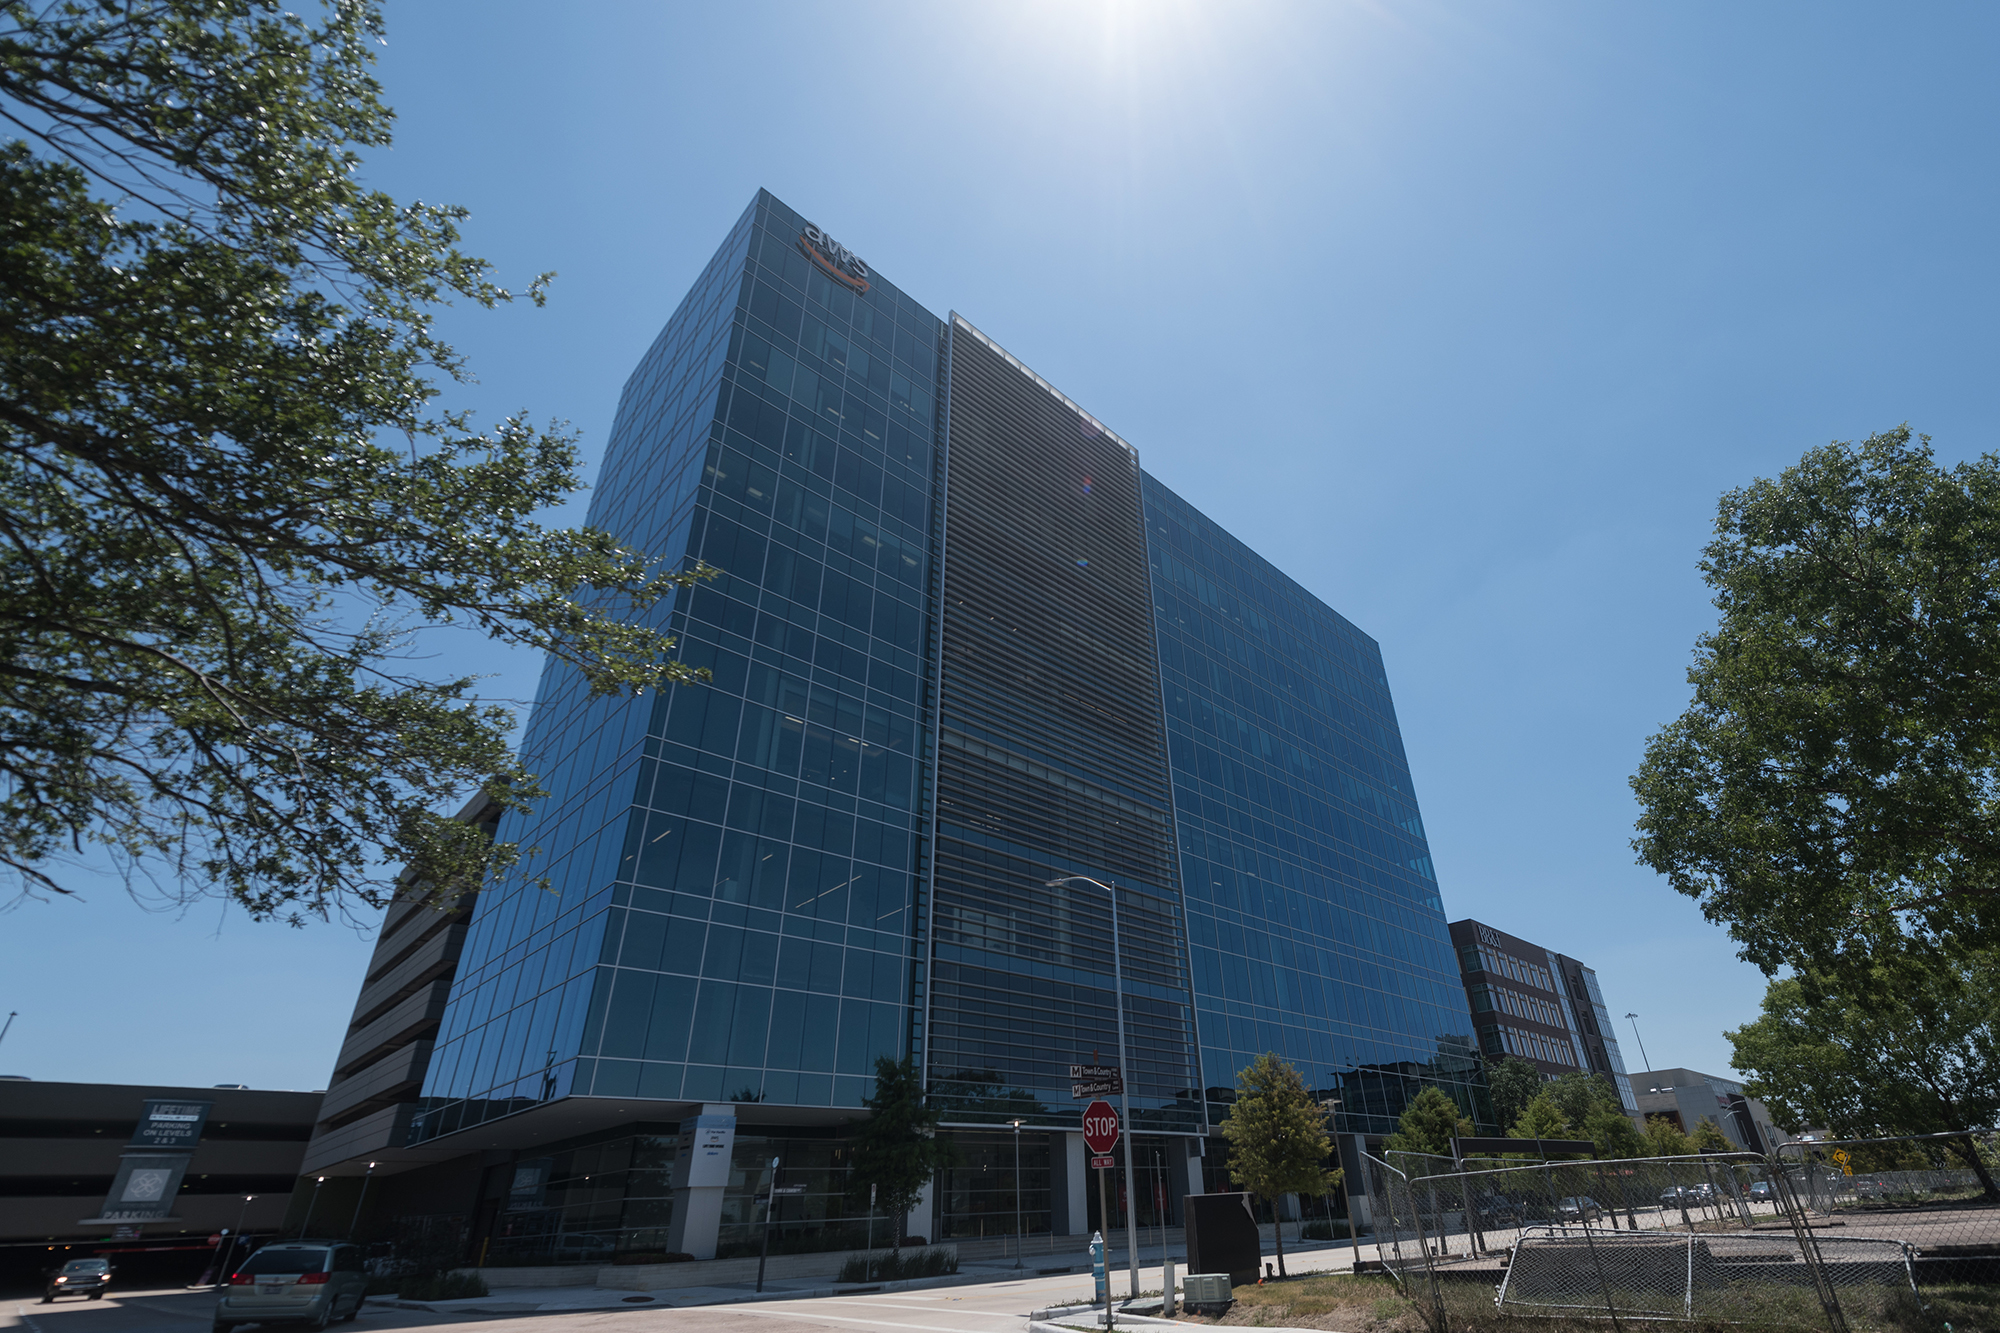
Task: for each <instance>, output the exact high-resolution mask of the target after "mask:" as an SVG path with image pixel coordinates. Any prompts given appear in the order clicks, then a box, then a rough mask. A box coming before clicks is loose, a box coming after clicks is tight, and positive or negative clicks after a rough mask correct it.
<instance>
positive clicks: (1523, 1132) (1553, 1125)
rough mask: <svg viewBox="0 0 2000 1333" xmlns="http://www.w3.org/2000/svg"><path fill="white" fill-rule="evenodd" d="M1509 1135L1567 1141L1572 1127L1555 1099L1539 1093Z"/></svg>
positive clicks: (1522, 1113)
mask: <svg viewBox="0 0 2000 1333" xmlns="http://www.w3.org/2000/svg"><path fill="white" fill-rule="evenodd" d="M1507 1133H1508V1135H1509V1137H1512V1138H1517V1139H1566V1138H1569V1137H1570V1136H1571V1127H1570V1123H1569V1117H1568V1116H1566V1115H1564V1114H1563V1113H1562V1108H1561V1107H1559V1106H1557V1105H1556V1103H1555V1098H1553V1097H1551V1096H1549V1094H1548V1093H1546V1092H1539V1093H1536V1094H1535V1096H1534V1098H1533V1099H1532V1100H1531V1101H1529V1103H1528V1105H1527V1107H1526V1108H1525V1109H1524V1110H1523V1111H1522V1112H1521V1114H1520V1116H1519V1117H1518V1118H1517V1119H1516V1120H1515V1121H1514V1124H1513V1127H1512V1128H1511V1129H1509V1130H1508V1131H1507Z"/></svg>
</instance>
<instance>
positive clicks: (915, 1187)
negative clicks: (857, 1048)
mask: <svg viewBox="0 0 2000 1333" xmlns="http://www.w3.org/2000/svg"><path fill="white" fill-rule="evenodd" d="M861 1104H862V1105H863V1106H865V1107H867V1108H868V1112H869V1115H868V1118H867V1119H866V1120H863V1121H861V1122H860V1123H858V1124H857V1125H856V1126H855V1127H854V1136H853V1138H852V1139H850V1140H849V1145H848V1150H849V1152H850V1153H851V1154H852V1158H851V1161H852V1167H851V1169H850V1170H849V1172H848V1195H849V1199H850V1200H851V1204H852V1206H854V1207H857V1208H861V1207H866V1206H867V1201H868V1198H869V1195H870V1191H871V1189H872V1191H873V1194H874V1199H875V1207H876V1208H877V1209H878V1210H880V1211H881V1212H883V1213H884V1214H886V1215H887V1216H889V1217H892V1218H894V1219H895V1220H896V1244H898V1245H901V1244H902V1237H903V1233H904V1232H905V1231H906V1230H908V1226H909V1223H908V1216H909V1211H910V1209H912V1208H914V1207H916V1205H917V1200H918V1199H919V1198H921V1197H922V1196H923V1192H924V1187H925V1186H927V1185H929V1184H930V1183H931V1182H932V1181H933V1180H935V1179H937V1174H938V1172H940V1171H942V1170H944V1169H945V1168H946V1167H948V1166H950V1165H951V1164H952V1161H953V1160H954V1157H955V1154H954V1153H953V1151H952V1146H951V1140H950V1139H947V1138H944V1137H942V1136H940V1135H939V1134H938V1121H939V1120H940V1119H941V1118H942V1117H941V1116H940V1115H939V1113H938V1111H937V1109H936V1108H935V1107H933V1106H931V1105H929V1104H928V1103H927V1101H926V1100H925V1097H924V1088H923V1078H922V1075H920V1074H919V1073H918V1071H917V1062H916V1060H915V1059H914V1058H912V1057H910V1056H904V1057H903V1058H902V1059H901V1060H900V1061H899V1060H892V1059H890V1058H889V1057H888V1056H886V1055H884V1056H878V1057H877V1058H876V1060H875V1090H874V1091H873V1092H872V1093H870V1094H869V1095H868V1096H867V1097H865V1098H863V1099H862V1102H861Z"/></svg>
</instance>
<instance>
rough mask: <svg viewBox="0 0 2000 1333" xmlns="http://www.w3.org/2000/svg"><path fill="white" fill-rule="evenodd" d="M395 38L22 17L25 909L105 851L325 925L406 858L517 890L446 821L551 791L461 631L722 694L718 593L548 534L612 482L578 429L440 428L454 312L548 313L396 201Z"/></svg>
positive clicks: (7, 496)
mask: <svg viewBox="0 0 2000 1333" xmlns="http://www.w3.org/2000/svg"><path fill="white" fill-rule="evenodd" d="M305 8H307V9H314V8H318V7H316V6H312V5H308V6H306V7H305ZM381 33H382V22H381V15H380V13H379V6H378V4H377V2H376V0H328V3H327V5H326V6H325V7H323V8H319V12H318V13H317V15H316V16H312V15H307V16H301V15H299V14H294V13H290V12H287V11H286V10H285V9H284V8H282V7H281V5H280V4H279V3H277V0H121V2H120V3H109V2H106V3H83V2H79V3H49V4H30V3H28V2H27V0H4V2H0V115H4V116H5V118H6V120H7V122H8V123H9V125H10V126H11V127H12V129H13V130H14V131H15V132H17V134H18V136H19V137H16V138H14V139H13V140H11V141H5V142H0V215H4V227H5V231H6V235H7V238H8V242H7V245H6V246H5V247H4V248H0V586H4V587H5V589H6V595H5V596H4V597H0V867H5V868H6V869H7V870H8V871H9V872H11V874H12V875H13V876H14V878H15V879H16V882H17V883H19V884H20V885H21V887H22V888H23V890H24V891H27V892H30V893H33V892H38V891H43V890H46V891H53V892H64V891H66V886H65V885H64V884H63V883H62V882H61V878H60V876H62V875H64V874H66V873H67V872H66V871H65V870H64V867H65V866H66V865H67V864H69V860H68V858H74V857H79V856H83V857H86V859H87V856H88V853H87V852H86V849H88V848H91V847H92V846H93V845H95V848H96V849H98V850H99V851H100V852H101V853H102V854H104V855H107V856H109V857H110V858H111V859H112V860H113V861H115V862H117V863H119V864H122V865H123V866H124V867H125V868H126V869H127V870H128V872H136V873H138V874H139V875H141V876H142V877H151V878H153V879H154V880H155V881H156V882H157V881H160V880H163V879H164V880H178V882H179V884H180V885H181V886H183V887H182V889H181V890H179V892H181V893H183V894H186V895H199V894H206V893H214V894H219V895H223V896H225V897H227V898H229V899H233V900H235V901H236V902H238V903H241V904H242V905H243V906H244V907H245V908H247V909H248V910H249V911H250V912H251V914H252V915H253V916H256V917H259V918H272V917H277V918H287V919H291V920H293V921H294V922H296V921H297V920H298V919H299V917H300V914H302V913H303V914H317V915H322V916H323V915H326V914H327V913H329V912H330V911H336V910H338V909H339V908H340V907H341V906H342V905H343V904H347V903H350V902H353V901H355V900H358V901H359V902H362V903H367V904H371V905H380V904H381V903H382V902H385V901H386V900H387V898H388V896H389V893H390V891H391V889H392V887H393V883H392V880H393V876H392V875H391V874H390V873H389V870H388V868H389V867H392V866H401V865H414V866H416V867H418V868H419V869H420V870H422V871H423V872H424V874H425V876H426V878H427V879H428V881H429V882H431V883H435V884H438V885H442V886H449V885H452V884H455V883H459V882H466V881H477V880H478V879H479V878H481V877H482V876H484V875H485V874H487V873H489V872H491V871H493V870H496V869H499V868H501V867H504V866H505V865H508V864H510V863H512V862H513V860H514V859H515V850H514V849H513V848H511V847H508V846H505V845H497V844H492V843H490V842H489V840H488V837H487V835H486V833H485V832H484V831H482V830H480V829H478V828H475V827H473V826H470V825H468V824H464V823H461V822H459V821H457V820H454V819H452V818H450V817H449V815H448V813H439V812H440V810H445V811H448V810H449V809H450V808H451V807H453V806H455V805H457V804H458V803H459V802H460V801H461V800H462V799H463V797H464V794H465V793H466V792H467V791H468V790H469V789H472V788H483V789H484V790H485V792H486V793H487V794H488V795H489V796H491V797H492V798H494V799H495V800H496V801H498V802H499V803H500V804H502V805H503V806H507V807H514V808H519V807H521V806H524V805H526V804H527V803H530V802H532V801H533V800H534V799H536V798H537V797H538V796H539V795H540V794H541V793H540V791H539V789H538V788H537V786H536V784H535V781H534V778H533V776H532V775H531V774H529V773H527V772H525V771H524V770H523V769H522V768H521V767H520V766H519V765H518V764H517V763H516V762H515V761H514V759H513V758H512V756H511V754H510V749H509V745H508V737H509V734H510V731H511V727H512V723H513V718H512V716H511V714H510V713H509V712H508V711H507V710H506V709H504V708H500V707H495V706H492V705H490V704H486V703H482V702H481V701H480V700H479V699H478V698H477V697H476V695H475V694H474V693H473V684H474V681H473V680H472V679H470V678H467V679H438V678H435V677H434V674H427V673H426V672H425V670H424V669H423V667H422V666H421V664H420V663H419V662H418V661H417V659H416V658H415V657H414V656H413V655H412V653H411V652H410V644H409V636H410V634H411V633H413V632H415V631H417V630H419V629H421V628H423V627H426V626H437V625H456V626H459V627H461V628H463V629H467V630H470V631H472V632H474V633H476V634H481V635H485V636H488V637H490V638H491V639H493V640H496V641H498V642H499V643H502V644H509V645H518V646H522V647H526V648H529V649H533V650H538V651H546V652H549V653H552V654H554V655H555V657H556V658H558V659H560V660H561V661H562V662H564V663H567V664H568V665H569V667H571V668H573V669H574V670H575V671H576V672H577V673H578V676H579V679H580V682H581V684H582V685H583V687H584V688H586V689H588V690H589V691H591V692H596V693H619V692H631V691H637V690H645V689H653V688H658V687H661V686H663V685H666V684H669V683H674V682H684V681H691V680H694V679H696V678H698V675H699V673H696V672H693V671H690V670H688V669H687V668H685V667H684V666H681V665H678V664H676V663H674V662H672V661H671V660H670V659H669V656H668V650H669V649H670V647H671V645H672V641H671V640H670V639H668V638H666V637H665V636H663V635H662V634H661V633H660V632H658V631H657V630H656V629H654V628H651V627H649V625H648V623H647V614H646V608H648V607H649V606H651V605H652V604H653V603H655V602H656V601H657V600H658V599H659V598H660V597H661V596H662V595H664V594H666V593H668V592H670V591H672V590H673V589H674V588H676V587H679V586H684V585H685V584H686V583H687V582H688V577H689V576H687V575H683V574H676V573H674V572H671V571H666V570H662V569H659V568H656V567H655V566H654V564H653V562H652V561H651V560H650V559H649V557H648V553H646V552H642V551H635V550H630V549H627V548H625V547H623V546H621V545H620V544H619V543H618V542H617V541H616V540H614V539H613V538H612V537H611V536H610V535H608V534H606V533H603V532H598V531H592V530H589V529H570V530H550V529H545V528H543V527H541V526H539V525H538V524H537V522H536V521H535V518H534V515H535V514H536V513H537V512H538V511H540V510H542V509H544V508H546V507H547V506H549V505H552V504H555V503H557V502H559V501H562V500H563V499H564V498H565V497H567V496H569V495H570V494H572V493H573V492H575V491H576V490H577V489H578V488H579V486H580V485H581V482H580V480H579V477H578V473H577V456H576V452H575V448H574V443H573V439H572V437H571V436H570V435H569V434H568V433H567V432H565V431H561V430H543V429H539V428H536V427H533V426H531V425H529V424H528V423H527V422H526V421H524V420H522V419H520V418H514V419H510V420H507V421H505V422H503V423H501V424H500V425H498V426H497V427H494V428H492V429H490V430H486V431H483V432H482V431H480V430H477V429H475V428H474V427H473V426H472V425H470V424H469V421H468V418H467V417H466V416H465V415H463V414H461V413H458V412H453V411H445V410H441V409H440V408H439V407H438V406H437V405H436V403H435V401H434V400H435V399H436V396H437V394H438V393H439V385H440V383H441V382H445V381H450V380H466V379H468V378H469V376H468V375H467V372H466V369H465V367H464V365H463V363H462V361H461V360H460V358H459V357H458V355H457V354H456V353H455V352H454V351H453V350H452V348H451V347H450V346H448V345H447V344H446V343H444V342H443V341H442V340H441V339H440V338H439V337H438V336H437V333H436V331H435V328H434V326H433V317H434V314H435V312H436V310H437V308H438V307H439V306H440V305H442V304H445V303H448V302H451V301H463V302H469V303H470V304H473V305H476V306H481V307H494V306H498V305H501V304H504V303H506V302H509V301H512V300H514V299H515V293H513V292H511V291H509V290H508V289H507V288H505V287H502V286H500V285H498V284H497V283H496V282H495V281H494V279H493V277H492V274H491V271H490V269H489V267H488V266H487V264H486V263H485V262H484V261H482V260H479V259H476V258H473V257H471V256H469V255H466V254H465V253H463V252H462V251H461V250H460V249H459V248H458V240H459V236H458V230H457V227H458V223H459V221H460V220H461V219H462V216H463V214H462V212H461V210H458V209H454V208H448V207H439V206H437V205H431V204H421V203H419V204H408V205H402V204H398V203H396V201H394V200H393V199H391V198H389V197H388V196H387V195H384V194H382V193H380V192H376V191H371V190H369V189H367V188H366V187H364V186H363V185H362V184H361V182H360V179H359V168H360V165H361V157H360V153H361V152H362V151H363V150H367V149H382V148H385V147H386V146H387V145H388V143H389V127H390V122H391V113H390V111H389V109H388V108H387V107H385V106H384V105H383V104H382V102H381V100H380V89H379V87H378V86H377V84H376V82H375V79H374V77H373V75H372V73H371V62H372V60H373V54H372V52H373V47H374V46H375V45H376V44H377V42H378V39H379V38H380V36H381ZM526 294H527V296H528V297H529V298H530V299H532V300H533V301H535V302H536V303H539V302H540V300H541V297H542V282H541V280H540V279H537V280H536V282H535V283H534V284H533V285H531V286H530V287H529V288H528V290H527V293H526ZM652 618H653V619H654V620H657V619H658V617H657V615H655V616H653V617H652Z"/></svg>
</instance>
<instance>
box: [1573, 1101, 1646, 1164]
mask: <svg viewBox="0 0 2000 1333" xmlns="http://www.w3.org/2000/svg"><path fill="white" fill-rule="evenodd" d="M1583 1137H1584V1138H1586V1139H1589V1140H1590V1141H1591V1142H1592V1143H1595V1144H1596V1145H1597V1155H1598V1156H1599V1157H1603V1158H1613V1157H1645V1156H1647V1155H1648V1154H1647V1152H1646V1137H1645V1135H1643V1134H1641V1133H1640V1132H1639V1127H1638V1126H1637V1125H1635V1124H1633V1123H1632V1117H1631V1116H1628V1115H1626V1114H1625V1112H1624V1110H1623V1109H1622V1108H1621V1107H1619V1106H1618V1105H1616V1104H1613V1105H1609V1106H1606V1105H1604V1104H1603V1103H1599V1104H1598V1105H1596V1106H1593V1107H1591V1108H1590V1113H1589V1114H1588V1115H1586V1116H1585V1117H1584V1118H1583Z"/></svg>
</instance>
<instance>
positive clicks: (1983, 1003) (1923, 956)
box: [1723, 946, 2000, 1199]
mask: <svg viewBox="0 0 2000 1333" xmlns="http://www.w3.org/2000/svg"><path fill="white" fill-rule="evenodd" d="M1723 1035H1724V1036H1726V1037H1728V1038H1729V1040H1730V1042H1731V1043H1732V1044H1733V1045H1734V1047H1735V1054H1734V1055H1733V1056H1732V1057H1731V1063H1732V1064H1734V1065H1735V1067H1736V1068H1737V1069H1739V1070H1741V1071H1743V1072H1744V1073H1745V1074H1746V1075H1748V1076H1749V1077H1748V1080H1747V1086H1746V1091H1748V1092H1749V1093H1750V1095H1751V1096H1753V1097H1759V1098H1762V1099H1763V1100H1764V1101H1765V1102H1766V1103H1768V1104H1769V1105H1770V1108H1771V1112H1772V1115H1773V1117H1774V1118H1775V1119H1776V1120H1777V1121H1778V1123H1779V1124H1783V1125H1824V1126H1826V1127H1827V1129H1828V1130H1830V1131H1831V1132H1832V1134H1833V1136H1834V1137H1835V1138H1873V1137H1889V1136H1895V1135H1903V1134H1946V1133H1950V1132H1952V1131H1953V1130H1963V1129H1972V1128H1977V1127H1981V1126H1988V1125H1991V1124H1992V1123H1993V1121H1994V1117H1995V1115H1996V1113H2000V951H1996V950H1994V949H1986V948H1969V947H1965V946H1947V947H1940V948H1932V949H1924V948H1916V947H1912V948H1908V949H1898V950H1885V951H1883V952H1879V953H1877V954H1876V955H1875V956H1874V957H1873V958H1872V959H1870V960H1869V961H1868V963H1867V964H1866V965H1865V966H1856V965H1853V964H1850V965H1849V966H1847V967H1844V968H1842V969H1841V970H1840V971H1839V972H1838V973H1824V972H1817V971H1813V970H1810V969H1808V970H1805V971H1801V972H1800V973H1798V974H1797V975H1795V976H1791V977H1787V978H1785V979H1783V980H1781V981H1774V982H1772V983H1771V984H1770V986H1769V987H1768V988H1766V990H1765V992H1764V1004H1763V1013H1762V1014H1761V1015H1760V1016H1759V1017H1758V1018H1757V1020H1756V1021H1755V1022H1753V1023H1747V1024H1745V1025H1744V1026H1742V1027H1740V1028H1737V1029H1735V1030H1734V1031H1732V1032H1726V1033H1724V1034H1723ZM1944 1142H1946V1143H1947V1144H1949V1145H1950V1147H1951V1151H1952V1152H1953V1153H1954V1155H1955V1156H1957V1157H1958V1158H1959V1159H1960V1160H1961V1161H1962V1162H1963V1163H1964V1164H1965V1165H1966V1166H1968V1167H1970V1168H1971V1169H1972V1170H1974V1171H1975V1172H1977V1173H1978V1174H1979V1179H1980V1182H1981V1184H1982V1185H1984V1186H1985V1189H1986V1192H1987V1197H1988V1198H1993V1199H2000V1191H1996V1190H1995V1188H1994V1185H1993V1178H1992V1175H1991V1174H1990V1172H1989V1169H1988V1167H1987V1165H1986V1163H1985V1162H1984V1160H1983V1159H1982V1157H1981V1154H1980V1152H1979V1150H1978V1148H1977V1146H1976V1143H1975V1141H1974V1140H1973V1139H1971V1138H1970V1137H1966V1138H1963V1139H1949V1140H1945V1141H1944Z"/></svg>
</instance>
